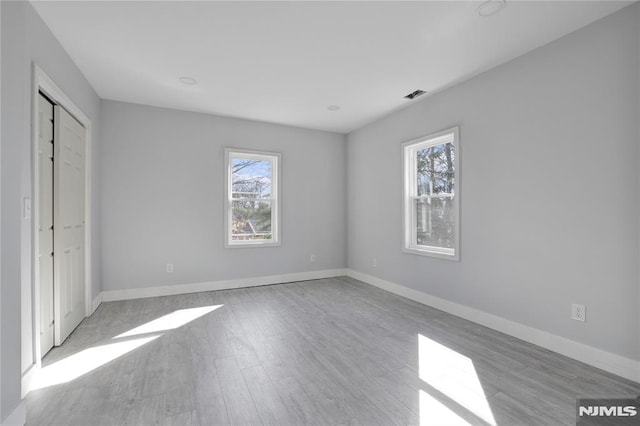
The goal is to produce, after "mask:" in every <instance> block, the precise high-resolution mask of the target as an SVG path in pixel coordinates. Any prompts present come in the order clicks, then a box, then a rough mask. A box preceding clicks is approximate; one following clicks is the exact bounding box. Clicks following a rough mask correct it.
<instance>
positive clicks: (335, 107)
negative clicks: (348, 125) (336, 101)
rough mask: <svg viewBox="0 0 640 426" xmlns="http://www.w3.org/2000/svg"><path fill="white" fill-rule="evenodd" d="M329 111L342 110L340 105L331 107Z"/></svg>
mask: <svg viewBox="0 0 640 426" xmlns="http://www.w3.org/2000/svg"><path fill="white" fill-rule="evenodd" d="M327 109H328V110H329V111H338V110H339V109H340V105H329V106H328V107H327Z"/></svg>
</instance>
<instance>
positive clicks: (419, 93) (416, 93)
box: [404, 89, 427, 100]
mask: <svg viewBox="0 0 640 426" xmlns="http://www.w3.org/2000/svg"><path fill="white" fill-rule="evenodd" d="M425 93H427V92H425V91H424V90H420V89H418V90H416V91H414V92H411V93H409V94H408V95H407V96H405V97H404V98H405V99H409V100H412V99H414V98H417V97H418V96H422V95H424V94H425Z"/></svg>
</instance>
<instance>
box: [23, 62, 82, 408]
mask: <svg viewBox="0 0 640 426" xmlns="http://www.w3.org/2000/svg"><path fill="white" fill-rule="evenodd" d="M32 88H33V92H32V102H31V106H32V111H31V142H32V145H31V170H32V180H31V182H32V185H33V187H32V191H33V192H32V193H33V206H32V220H31V240H32V241H31V277H32V283H31V288H32V291H31V298H32V300H31V309H32V321H33V327H32V333H33V335H32V336H31V337H32V348H33V360H34V365H35V366H36V368H37V369H39V368H40V367H41V358H42V356H41V350H40V272H39V268H38V262H37V256H38V252H39V246H40V243H39V238H38V224H39V223H40V217H39V216H40V214H39V210H38V209H39V208H40V202H39V201H40V188H39V186H40V180H39V179H40V176H39V172H38V134H39V127H40V126H39V120H38V99H39V92H40V91H42V92H43V93H45V94H46V95H47V96H48V97H49V98H50V99H51V100H52V101H54V102H55V103H57V104H58V105H60V106H61V107H63V108H64V109H65V110H67V112H69V114H71V115H72V116H73V117H74V118H75V119H76V120H78V121H79V122H80V123H81V124H82V125H83V126H84V128H85V129H86V131H87V137H86V159H85V213H84V215H85V247H86V250H85V316H89V315H91V305H92V294H91V120H89V118H88V117H87V116H86V115H85V114H84V113H83V112H82V110H81V109H80V108H78V107H77V106H76V104H75V103H73V101H71V99H69V97H68V96H67V95H66V94H65V93H64V92H63V91H62V90H61V89H60V88H59V87H58V86H57V85H56V84H55V83H54V82H53V80H52V79H51V78H50V77H49V76H48V75H47V74H46V73H45V72H44V71H43V70H42V69H41V68H40V67H39V66H38V65H36V64H35V63H34V64H33V85H32ZM22 388H23V389H22V394H23V396H24V395H26V394H27V393H28V392H29V389H28V386H25V383H24V382H23V386H22Z"/></svg>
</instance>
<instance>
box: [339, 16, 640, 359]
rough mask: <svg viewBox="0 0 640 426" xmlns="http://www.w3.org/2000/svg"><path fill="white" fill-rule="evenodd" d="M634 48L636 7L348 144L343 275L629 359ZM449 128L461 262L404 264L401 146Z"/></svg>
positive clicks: (634, 222)
mask: <svg viewBox="0 0 640 426" xmlns="http://www.w3.org/2000/svg"><path fill="white" fill-rule="evenodd" d="M638 47H639V46H638V11H637V5H634V6H631V7H630V8H627V9H624V10H622V11H621V12H618V13H616V14H614V15H612V16H610V17H607V18H605V19H604V20H601V21H599V22H596V23H595V24H593V25H591V26H589V27H586V28H584V29H581V30H579V31H577V32H575V33H573V34H570V35H569V36H566V37H564V38H562V39H559V40H557V41H555V42H553V43H551V44H549V45H547V46H544V47H542V48H540V49H537V50H535V51H533V52H531V53H529V54H527V55H525V56H522V57H520V58H518V59H516V60H514V61H512V62H510V63H507V64H505V65H503V66H500V67H498V68H495V69H493V70H490V71H488V72H486V73H484V74H482V75H480V76H478V77H476V78H473V79H472V80H469V81H467V82H465V83H463V84H461V85H458V86H456V87H454V88H451V89H448V90H446V91H443V92H441V93H437V94H434V95H432V96H430V97H428V98H427V99H425V100H424V101H421V102H419V103H416V104H415V105H414V106H412V107H410V108H407V109H405V110H402V111H400V112H397V113H395V114H392V115H391V116H389V117H386V118H384V119H382V120H379V121H377V122H375V123H373V124H370V125H368V126H366V127H364V128H362V129H360V130H358V131H355V132H353V133H352V134H350V135H349V136H348V144H347V147H348V162H347V179H348V222H347V229H348V266H349V268H352V269H354V270H357V271H361V272H364V273H367V274H371V275H373V276H377V277H380V278H382V279H386V280H389V281H392V282H396V283H398V284H401V285H404V286H407V287H410V288H413V289H416V290H420V291H423V292H425V293H428V294H431V295H435V296H438V297H441V298H444V299H447V300H450V301H453V302H456V303H459V304H463V305H467V306H470V307H473V308H476V309H479V310H482V311H485V312H489V313H492V314H495V315H498V316H501V317H504V318H507V319H510V320H513V321H516V322H519V323H522V324H526V325H528V326H532V327H535V328H538V329H541V330H544V331H548V332H551V333H554V334H557V335H560V336H564V337H566V338H569V339H573V340H576V341H579V342H582V343H585V344H588V345H591V346H594V347H597V348H601V349H604V350H607V351H610V352H612V353H615V354H619V355H622V356H626V357H629V358H632V359H636V360H637V359H640V353H639V347H638V335H639V330H638V328H639V323H640V321H639V316H638V311H639V305H638V300H639V295H638V283H639V276H638V258H639V250H638V243H639V240H638V235H639V225H638V217H639V211H638V203H639V189H640V188H639V183H638V182H639V176H638V169H639V161H638V158H639V152H638V151H639V150H638V137H639V133H638V114H639V110H638V96H639V93H638V81H639V79H638V72H639V70H638ZM452 125H460V129H461V151H462V155H461V161H462V166H461V175H462V178H461V179H462V182H461V183H462V190H461V221H462V225H461V227H462V231H461V261H460V262H452V261H447V260H439V259H433V258H428V257H422V256H416V255H411V254H405V253H403V252H402V251H401V247H402V216H401V206H402V202H401V188H402V187H401V185H402V182H401V154H400V144H401V143H402V142H403V141H407V140H410V139H413V138H416V137H419V136H422V135H426V134H429V133H432V132H435V131H438V130H441V129H445V128H447V127H450V126H452ZM374 257H375V258H377V260H378V267H377V268H373V267H372V258H374ZM571 303H583V304H585V305H586V307H587V322H586V323H580V322H576V321H572V320H571V319H570V305H571Z"/></svg>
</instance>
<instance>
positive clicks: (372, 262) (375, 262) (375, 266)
mask: <svg viewBox="0 0 640 426" xmlns="http://www.w3.org/2000/svg"><path fill="white" fill-rule="evenodd" d="M371 266H373V267H374V268H377V267H378V259H376V258H375V257H374V258H373V260H371Z"/></svg>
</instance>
